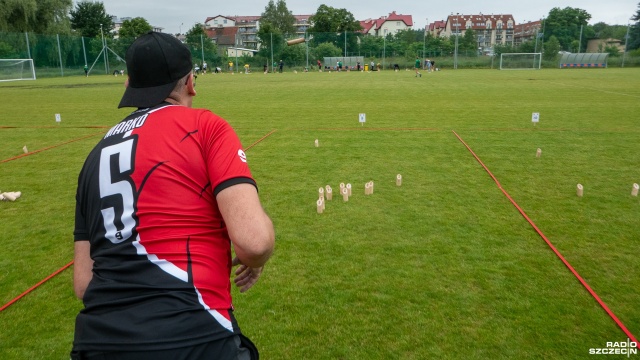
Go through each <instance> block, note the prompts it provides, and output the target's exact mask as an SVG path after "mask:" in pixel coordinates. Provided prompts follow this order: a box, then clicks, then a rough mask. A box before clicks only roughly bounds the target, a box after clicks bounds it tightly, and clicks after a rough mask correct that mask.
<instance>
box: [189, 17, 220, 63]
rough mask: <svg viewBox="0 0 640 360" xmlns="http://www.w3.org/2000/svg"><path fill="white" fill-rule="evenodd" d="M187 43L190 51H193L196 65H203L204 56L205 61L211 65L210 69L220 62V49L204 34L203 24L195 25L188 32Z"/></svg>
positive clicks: (192, 54) (192, 55)
mask: <svg viewBox="0 0 640 360" xmlns="http://www.w3.org/2000/svg"><path fill="white" fill-rule="evenodd" d="M185 43H186V44H187V47H188V48H189V50H191V57H192V58H193V63H194V64H196V63H198V64H201V63H202V54H204V60H205V61H206V62H207V63H208V64H209V65H211V67H210V68H212V67H213V65H214V64H217V63H219V62H220V57H219V56H218V48H217V46H216V44H214V43H213V41H211V39H210V38H209V37H208V36H207V34H206V33H205V32H204V26H203V25H202V24H195V25H193V27H192V28H191V29H189V31H187V33H186V35H185Z"/></svg>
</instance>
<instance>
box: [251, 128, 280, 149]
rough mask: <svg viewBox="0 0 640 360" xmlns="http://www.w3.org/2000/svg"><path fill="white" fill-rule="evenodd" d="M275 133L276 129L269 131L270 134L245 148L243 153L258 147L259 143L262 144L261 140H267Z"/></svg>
mask: <svg viewBox="0 0 640 360" xmlns="http://www.w3.org/2000/svg"><path fill="white" fill-rule="evenodd" d="M276 131H277V129H273V130H271V132H270V133H268V134H267V135H265V136H263V137H261V138H260V139H259V140H258V141H256V142H254V143H253V144H251V145H249V147H247V148H246V149H244V151H247V150H249V149H251V148H252V147H254V146H256V145H258V144H259V143H260V142H262V140H264V139H266V138H268V137H269V136H271V135H272V134H273V133H274V132H276Z"/></svg>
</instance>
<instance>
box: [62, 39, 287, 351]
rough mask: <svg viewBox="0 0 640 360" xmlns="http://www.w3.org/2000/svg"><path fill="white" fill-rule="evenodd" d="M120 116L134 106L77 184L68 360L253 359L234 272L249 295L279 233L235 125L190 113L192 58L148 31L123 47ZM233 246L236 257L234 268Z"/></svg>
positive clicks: (170, 41)
mask: <svg viewBox="0 0 640 360" xmlns="http://www.w3.org/2000/svg"><path fill="white" fill-rule="evenodd" d="M126 62H127V71H128V74H129V78H128V80H127V88H126V90H125V93H124V96H123V98H122V100H121V102H120V106H119V107H136V108H138V110H136V111H134V112H133V113H132V114H131V115H129V116H128V117H127V118H125V119H124V120H122V121H121V122H120V123H118V124H117V125H115V126H114V127H113V128H111V129H110V130H109V131H108V132H107V134H106V135H105V136H104V138H103V139H102V140H101V141H100V142H99V143H98V144H97V145H96V147H95V148H94V149H93V151H91V153H90V154H89V156H88V157H87V160H86V162H85V164H84V166H83V168H82V171H81V173H80V176H79V178H78V190H77V194H76V216H75V218H76V221H75V230H74V240H75V263H74V289H75V292H76V295H77V296H78V297H79V298H80V299H82V300H83V302H84V305H85V308H84V309H83V310H82V311H81V312H80V313H79V314H78V316H77V318H76V330H75V337H74V343H73V350H72V353H71V356H72V358H73V359H96V358H99V359H172V360H173V359H256V358H257V357H258V352H257V349H256V348H255V346H254V345H253V344H252V343H251V341H250V340H249V339H248V338H246V337H245V336H244V335H242V333H241V331H240V328H239V327H238V324H237V322H236V320H235V318H234V316H233V305H232V302H231V284H230V274H231V269H232V267H233V266H236V265H239V267H238V268H237V270H236V271H235V279H234V282H235V284H236V286H238V287H239V288H240V291H241V292H244V291H247V290H248V289H249V288H251V287H252V286H253V285H254V284H255V283H256V281H257V280H258V278H259V277H260V274H261V272H262V269H263V266H264V265H265V263H266V262H267V260H268V259H269V257H270V256H271V253H272V251H273V247H274V241H275V239H274V237H275V236H274V230H273V224H272V223H271V220H270V219H269V217H268V216H267V214H266V213H265V212H264V210H263V209H262V206H261V204H260V200H259V198H258V192H257V187H256V183H255V181H254V179H253V178H252V176H251V172H250V171H249V167H248V166H247V158H246V155H245V153H244V151H243V150H242V145H241V144H240V141H239V139H238V137H237V135H236V134H235V132H234V131H233V129H232V128H231V126H230V125H229V124H228V123H227V122H226V121H225V120H223V119H222V118H220V117H218V116H216V115H215V114H213V113H211V112H210V111H208V110H203V109H193V108H192V107H191V106H192V98H193V96H195V95H196V92H195V89H194V87H195V84H194V78H193V75H192V73H191V69H192V62H191V53H190V51H189V49H188V48H186V47H185V46H184V45H183V44H182V43H180V41H178V40H177V39H175V38H174V37H172V36H170V35H167V34H161V33H153V32H152V33H148V34H146V35H143V36H141V37H139V38H138V39H137V40H136V41H135V42H134V43H133V44H132V45H131V47H130V48H129V50H127V55H126ZM232 247H233V251H234V252H235V257H234V258H233V259H232Z"/></svg>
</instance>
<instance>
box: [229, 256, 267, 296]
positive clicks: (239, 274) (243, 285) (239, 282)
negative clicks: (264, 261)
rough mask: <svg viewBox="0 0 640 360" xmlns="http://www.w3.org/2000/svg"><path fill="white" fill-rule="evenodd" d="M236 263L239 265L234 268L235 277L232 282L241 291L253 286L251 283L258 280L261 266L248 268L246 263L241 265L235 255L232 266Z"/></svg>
mask: <svg viewBox="0 0 640 360" xmlns="http://www.w3.org/2000/svg"><path fill="white" fill-rule="evenodd" d="M236 265H240V266H239V267H238V268H237V269H236V272H235V275H236V277H235V278H234V279H233V282H234V283H235V284H236V286H237V287H239V288H240V292H241V293H243V292H245V291H247V290H249V289H251V287H253V285H254V284H255V283H257V282H258V279H259V278H260V274H262V268H263V267H259V268H250V267H248V266H246V265H242V263H241V262H240V260H239V259H238V258H237V257H235V258H233V266H236Z"/></svg>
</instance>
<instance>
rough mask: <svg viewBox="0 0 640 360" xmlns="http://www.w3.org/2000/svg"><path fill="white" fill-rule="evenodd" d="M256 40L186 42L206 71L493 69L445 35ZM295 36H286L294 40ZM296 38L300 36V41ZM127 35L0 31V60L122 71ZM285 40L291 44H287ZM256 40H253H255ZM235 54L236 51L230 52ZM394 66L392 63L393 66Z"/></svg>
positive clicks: (492, 63)
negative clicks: (341, 66)
mask: <svg viewBox="0 0 640 360" xmlns="http://www.w3.org/2000/svg"><path fill="white" fill-rule="evenodd" d="M249 35H252V36H253V39H255V38H257V39H258V42H257V43H256V42H255V41H254V42H253V46H254V47H258V49H255V48H254V49H251V48H250V47H249V46H248V44H246V43H244V42H243V38H242V34H239V35H236V36H235V41H233V44H231V45H224V44H217V45H216V44H214V43H213V41H212V40H211V39H209V38H207V37H204V38H201V39H198V40H199V41H195V42H194V43H193V44H190V43H187V44H186V45H187V46H188V47H189V48H190V50H191V52H192V56H193V59H194V64H200V65H201V64H202V63H203V62H207V63H208V67H209V69H210V70H211V71H214V70H215V69H216V68H218V67H219V68H220V69H222V70H223V71H228V70H229V66H228V64H229V63H233V65H234V68H237V69H243V68H244V65H249V66H250V68H251V69H253V70H254V71H256V69H257V71H263V70H264V69H265V68H266V70H267V71H278V68H279V64H280V61H282V63H283V67H284V69H285V70H288V71H293V70H296V71H307V70H308V71H314V70H316V71H317V70H318V68H319V66H318V65H319V64H318V61H320V68H324V67H333V66H335V65H336V64H325V63H324V58H335V57H344V58H347V57H359V58H362V59H363V60H362V62H363V64H362V65H363V66H364V64H367V65H368V64H371V63H373V64H376V66H375V69H378V68H380V69H381V70H392V69H394V68H400V69H412V68H413V67H414V64H415V60H416V58H419V59H421V62H422V64H424V60H426V59H430V60H432V61H435V66H436V67H437V68H442V69H456V68H457V69H461V68H467V69H471V68H484V69H491V68H494V69H495V68H497V67H498V63H499V58H497V57H496V56H489V55H486V54H484V53H483V52H482V51H479V50H475V49H474V50H469V49H463V48H462V46H456V44H455V42H454V41H452V40H449V39H433V38H430V37H427V36H425V37H423V38H421V39H416V38H414V39H408V40H407V39H401V38H398V37H397V36H386V37H376V36H370V35H363V34H361V33H354V32H346V33H307V34H304V35H302V34H301V35H298V36H289V37H285V36H282V35H281V34H275V33H274V34H249ZM296 39H299V41H290V40H296ZM300 39H301V40H300ZM133 41H134V39H132V38H118V39H111V38H102V37H98V38H86V37H80V36H73V35H39V34H33V33H2V32H0V59H33V62H34V65H35V69H36V74H37V77H54V76H80V75H84V74H85V70H84V67H85V65H86V66H87V68H88V69H87V70H88V73H89V74H90V75H93V74H113V73H114V72H119V71H120V70H126V65H125V62H124V56H125V53H126V50H127V48H128V47H129V45H131V43H132V42H133ZM288 41H289V43H291V45H289V44H288ZM255 44H259V45H255ZM229 48H231V49H233V48H236V49H237V48H248V49H250V50H253V51H251V52H247V53H246V54H245V55H242V54H243V52H239V51H234V52H230V51H229ZM238 53H240V55H236V54H238ZM229 54H234V55H232V56H230V55H229ZM559 59H560V55H558V57H557V59H555V60H550V61H543V63H542V67H543V68H557V67H558V60H559ZM396 65H397V66H396ZM608 66H609V67H631V66H640V52H638V51H634V52H630V53H625V52H622V53H620V54H618V56H610V57H609V61H608Z"/></svg>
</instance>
